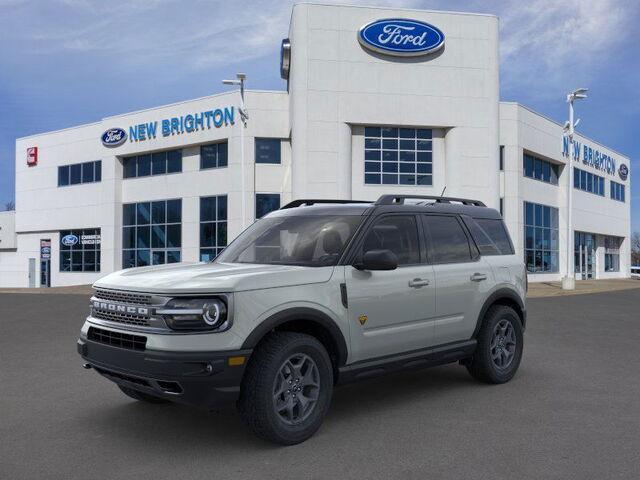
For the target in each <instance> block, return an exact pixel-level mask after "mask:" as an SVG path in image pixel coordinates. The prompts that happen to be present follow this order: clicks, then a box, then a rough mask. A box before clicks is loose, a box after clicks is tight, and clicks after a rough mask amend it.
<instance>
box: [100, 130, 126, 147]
mask: <svg viewBox="0 0 640 480" xmlns="http://www.w3.org/2000/svg"><path fill="white" fill-rule="evenodd" d="M126 140H127V132H125V131H124V130H123V129H121V128H110V129H109V130H107V131H106V132H104V133H103V134H102V144H103V145H104V146H105V147H117V146H119V145H122V144H123V143H124V142H125V141H126Z"/></svg>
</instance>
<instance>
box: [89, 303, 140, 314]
mask: <svg viewBox="0 0 640 480" xmlns="http://www.w3.org/2000/svg"><path fill="white" fill-rule="evenodd" d="M92 304H93V308H95V309H97V310H106V311H108V312H115V313H124V314H129V315H144V316H148V315H149V309H148V308H147V307H131V306H129V305H119V304H117V303H109V302H102V301H100V300H93V301H92Z"/></svg>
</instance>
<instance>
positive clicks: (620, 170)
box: [618, 163, 629, 180]
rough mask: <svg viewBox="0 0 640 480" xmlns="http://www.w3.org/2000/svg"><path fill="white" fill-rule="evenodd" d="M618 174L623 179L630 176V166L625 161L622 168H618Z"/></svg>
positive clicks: (621, 165)
mask: <svg viewBox="0 0 640 480" xmlns="http://www.w3.org/2000/svg"><path fill="white" fill-rule="evenodd" d="M618 175H620V178H621V179H622V180H626V179H627V177H628V176H629V167H627V166H626V165H625V164H624V163H621V164H620V168H618Z"/></svg>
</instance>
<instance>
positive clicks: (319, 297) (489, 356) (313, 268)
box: [78, 195, 526, 444]
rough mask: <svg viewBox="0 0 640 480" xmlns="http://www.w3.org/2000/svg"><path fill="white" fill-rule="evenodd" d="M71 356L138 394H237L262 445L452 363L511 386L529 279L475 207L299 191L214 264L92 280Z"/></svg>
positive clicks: (441, 200)
mask: <svg viewBox="0 0 640 480" xmlns="http://www.w3.org/2000/svg"><path fill="white" fill-rule="evenodd" d="M94 288H95V293H94V295H93V297H92V298H91V314H90V316H89V317H88V318H87V320H86V322H85V324H84V326H83V327H82V331H81V334H80V338H79V340H78V351H79V353H80V355H81V356H82V358H83V359H84V362H86V363H85V367H86V368H93V369H94V370H95V371H97V372H98V373H99V374H101V375H103V376H104V377H106V378H108V379H109V380H112V381H113V382H115V383H116V384H117V385H118V386H119V387H120V389H121V390H122V392H124V393H125V394H126V395H128V396H129V397H132V398H134V399H136V400H141V401H144V402H151V403H160V402H165V401H174V402H179V403H183V404H188V405H193V406H199V407H202V408H205V409H213V408H218V406H219V405H220V404H223V403H225V402H229V401H235V402H237V406H238V409H239V411H240V413H241V415H242V416H243V418H244V419H245V421H246V423H247V424H248V425H249V426H250V427H251V429H253V431H254V432H255V433H256V434H257V435H259V436H260V437H262V438H265V439H268V440H270V441H273V442H277V443H280V444H295V443H299V442H302V441H304V440H306V439H307V438H309V437H310V436H311V435H313V434H314V433H315V432H316V430H317V429H318V428H319V427H320V424H321V423H322V420H323V418H324V416H325V415H326V414H327V411H328V409H329V404H330V402H331V395H332V391H333V388H334V386H335V385H337V384H339V383H343V382H348V381H352V380H357V379H361V378H366V377H369V376H372V375H377V374H380V373H385V372H390V371H396V370H403V369H409V368H417V367H425V366H433V365H442V364H446V363H452V362H459V363H460V364H461V365H464V366H465V367H466V368H467V370H468V371H469V373H470V374H471V375H472V376H473V377H475V378H476V379H478V380H480V381H483V382H487V383H503V382H507V381H509V380H510V379H511V378H512V377H513V376H514V374H515V373H516V370H517V369H518V366H519V364H520V359H521V356H522V348H523V331H524V327H525V323H526V310H525V291H526V274H525V268H524V264H523V261H522V259H521V258H520V256H517V255H515V254H514V249H513V245H512V243H511V240H510V238H509V235H508V233H507V230H506V228H505V226H504V223H503V222H502V219H501V217H500V215H499V214H498V212H496V211H495V210H493V209H491V208H487V207H485V206H484V204H482V203H481V202H478V201H473V200H466V199H454V198H446V197H413V196H412V197H409V196H402V195H400V196H392V195H385V196H382V197H381V198H380V199H379V200H378V201H377V202H375V203H371V202H355V201H341V200H297V201H294V202H292V203H290V204H288V205H286V206H284V207H282V208H281V209H280V210H278V211H275V212H272V213H270V214H269V215H267V216H265V217H263V218H262V219H260V220H258V221H256V222H255V223H254V224H253V225H252V226H250V227H249V228H248V229H246V230H245V231H244V232H243V233H242V234H241V235H240V236H238V238H237V239H236V240H235V241H233V242H232V243H231V244H230V245H229V246H228V247H227V248H226V249H225V250H224V251H223V252H222V253H221V254H220V255H219V256H218V257H217V258H216V259H215V260H214V261H213V262H212V263H193V264H187V263H181V264H173V265H163V266H155V267H142V268H132V269H129V270H123V271H120V272H115V273H112V274H110V275H107V276H106V277H104V278H103V279H101V280H99V281H98V282H96V283H95V285H94Z"/></svg>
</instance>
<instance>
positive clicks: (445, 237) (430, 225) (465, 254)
mask: <svg viewBox="0 0 640 480" xmlns="http://www.w3.org/2000/svg"><path fill="white" fill-rule="evenodd" d="M423 221H424V226H425V229H426V231H427V235H428V237H429V239H430V242H429V245H430V253H431V262H432V263H464V262H470V261H471V260H472V255H471V247H470V245H469V239H468V238H467V234H466V233H465V232H464V229H463V228H462V225H461V224H460V221H459V220H458V219H457V218H456V217H445V216H439V215H424V216H423Z"/></svg>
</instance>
